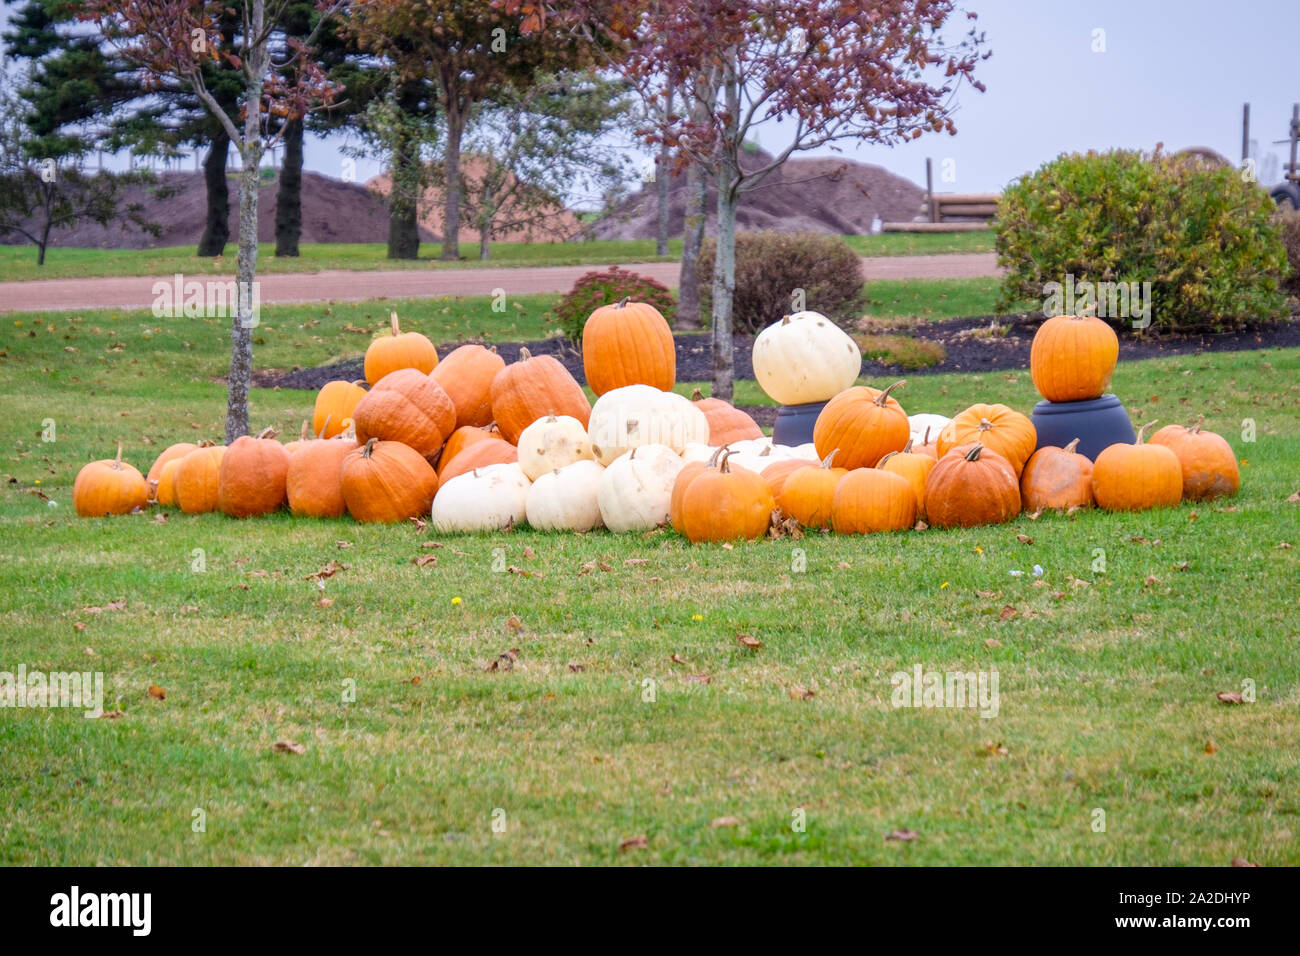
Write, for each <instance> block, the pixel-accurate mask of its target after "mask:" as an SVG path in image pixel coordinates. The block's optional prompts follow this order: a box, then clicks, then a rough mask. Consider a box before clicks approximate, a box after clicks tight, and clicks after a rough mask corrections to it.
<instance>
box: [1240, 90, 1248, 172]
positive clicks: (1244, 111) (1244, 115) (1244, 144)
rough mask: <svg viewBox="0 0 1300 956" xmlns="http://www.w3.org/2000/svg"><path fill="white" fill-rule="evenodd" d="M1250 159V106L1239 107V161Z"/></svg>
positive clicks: (1246, 104) (1245, 104) (1244, 104)
mask: <svg viewBox="0 0 1300 956" xmlns="http://www.w3.org/2000/svg"><path fill="white" fill-rule="evenodd" d="M1248 159H1250V104H1249V103H1243V104H1242V106H1241V161H1242V162H1243V163H1244V162H1245V161H1246V160H1248Z"/></svg>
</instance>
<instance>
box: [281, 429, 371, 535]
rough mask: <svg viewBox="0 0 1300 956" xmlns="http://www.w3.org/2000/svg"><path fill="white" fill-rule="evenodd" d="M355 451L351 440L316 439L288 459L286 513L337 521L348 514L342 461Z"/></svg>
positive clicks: (354, 444) (355, 444) (355, 446)
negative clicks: (335, 519) (287, 510)
mask: <svg viewBox="0 0 1300 956" xmlns="http://www.w3.org/2000/svg"><path fill="white" fill-rule="evenodd" d="M356 448H357V443H356V442H355V441H353V440H352V439H350V438H317V439H316V440H314V441H309V442H307V443H306V444H305V445H303V446H302V447H301V448H299V449H298V450H297V451H295V452H294V453H293V454H292V455H290V456H289V471H288V473H287V474H286V476H285V490H286V492H287V493H288V496H289V510H290V511H291V512H293V513H294V514H295V515H298V516H299V517H307V518H337V517H340V516H341V515H342V514H343V512H344V511H346V510H347V505H346V504H345V503H344V501H343V473H342V469H343V459H344V458H346V457H347V456H348V454H349V453H351V452H352V451H355V450H356Z"/></svg>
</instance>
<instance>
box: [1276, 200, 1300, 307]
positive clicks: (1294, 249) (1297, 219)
mask: <svg viewBox="0 0 1300 956" xmlns="http://www.w3.org/2000/svg"><path fill="white" fill-rule="evenodd" d="M1277 223H1278V227H1279V228H1280V229H1281V232H1282V248H1284V249H1285V250H1286V258H1287V262H1289V263H1290V264H1291V277H1290V278H1289V279H1288V280H1287V282H1286V287H1287V289H1288V290H1289V291H1290V292H1291V294H1292V295H1296V296H1300V211H1297V210H1295V209H1286V210H1283V209H1279V210H1278V211H1277Z"/></svg>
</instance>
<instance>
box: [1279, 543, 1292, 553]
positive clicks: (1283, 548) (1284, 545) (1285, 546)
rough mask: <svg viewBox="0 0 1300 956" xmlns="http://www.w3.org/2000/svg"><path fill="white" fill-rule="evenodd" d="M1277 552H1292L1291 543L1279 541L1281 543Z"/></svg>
mask: <svg viewBox="0 0 1300 956" xmlns="http://www.w3.org/2000/svg"><path fill="white" fill-rule="evenodd" d="M1277 550H1279V551H1290V550H1291V545H1290V544H1289V543H1287V542H1286V541H1279V542H1278V543H1277Z"/></svg>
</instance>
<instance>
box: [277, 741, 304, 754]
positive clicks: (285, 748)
mask: <svg viewBox="0 0 1300 956" xmlns="http://www.w3.org/2000/svg"><path fill="white" fill-rule="evenodd" d="M271 749H272V750H273V751H275V752H276V753H278V754H305V753H306V752H307V748H306V747H304V746H303V745H302V744H300V743H296V742H295V741H292V740H277V741H276V742H275V746H273V747H272V748H271Z"/></svg>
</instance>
